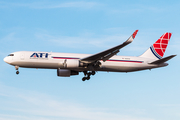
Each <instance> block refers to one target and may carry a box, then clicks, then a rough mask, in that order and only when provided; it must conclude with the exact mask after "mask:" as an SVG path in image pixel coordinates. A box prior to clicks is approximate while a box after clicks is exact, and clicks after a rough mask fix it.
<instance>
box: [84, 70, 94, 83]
mask: <svg viewBox="0 0 180 120" xmlns="http://www.w3.org/2000/svg"><path fill="white" fill-rule="evenodd" d="M83 73H84V77H83V78H82V81H85V80H89V79H90V76H91V75H95V74H96V72H95V71H91V72H87V71H83ZM86 76H87V77H86Z"/></svg>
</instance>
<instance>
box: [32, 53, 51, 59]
mask: <svg viewBox="0 0 180 120" xmlns="http://www.w3.org/2000/svg"><path fill="white" fill-rule="evenodd" d="M48 55H49V54H48V53H33V54H32V55H31V56H30V58H48Z"/></svg>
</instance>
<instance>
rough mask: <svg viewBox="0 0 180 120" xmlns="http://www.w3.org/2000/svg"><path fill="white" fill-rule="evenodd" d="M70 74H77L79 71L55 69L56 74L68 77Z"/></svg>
mask: <svg viewBox="0 0 180 120" xmlns="http://www.w3.org/2000/svg"><path fill="white" fill-rule="evenodd" d="M71 75H79V72H77V71H73V70H68V69H57V76H60V77H70V76H71Z"/></svg>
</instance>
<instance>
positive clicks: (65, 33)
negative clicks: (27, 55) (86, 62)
mask: <svg viewBox="0 0 180 120" xmlns="http://www.w3.org/2000/svg"><path fill="white" fill-rule="evenodd" d="M179 5H180V2H179V1H176V0H172V1H164V0H159V1H157V0H146V1H144V0H136V1H132V0H128V1H124V0H123V1H122V0H114V1H110V0H96V1H95V0H91V1H88V0H72V1H70V0H61V1H59V0H31V1H24V0H16V1H14V0H0V16H1V17H0V44H1V47H0V59H1V61H0V64H1V69H0V106H1V107H0V119H1V120H32V119H33V120H59V119H61V120H169V119H173V120H179V119H180V92H179V91H180V88H179V86H180V74H179V71H180V68H179V66H180V64H179V60H180V57H179V53H180V52H179V51H180V42H179V38H180V37H179V33H180V29H179V28H180V24H179V21H180V8H179ZM136 29H138V30H139V32H138V34H137V36H136V38H135V40H134V41H133V43H131V44H130V45H128V46H127V47H125V48H123V49H122V50H121V52H120V53H118V55H129V56H139V55H141V54H142V53H143V52H144V51H145V50H146V49H147V48H149V47H150V46H151V45H152V44H153V43H154V42H155V41H156V40H157V39H158V38H159V37H160V36H161V35H162V34H163V33H165V32H172V33H173V35H172V38H171V41H170V42H169V46H168V48H167V51H166V53H165V56H168V55H171V54H177V55H178V56H176V57H175V58H173V59H172V60H170V61H168V63H169V66H167V67H165V68H158V69H154V70H151V71H148V70H146V71H140V72H134V73H106V72H98V74H96V75H95V76H93V77H92V78H91V80H90V81H85V82H82V81H81V79H82V77H83V74H80V75H79V76H73V77H70V78H63V77H57V75H56V70H43V69H38V70H37V69H26V68H20V74H19V75H16V74H15V68H14V67H13V66H10V65H8V64H6V63H5V62H4V61H3V58H4V57H5V56H7V55H8V54H9V53H11V52H15V51H47V52H50V51H53V52H69V53H89V54H94V53H97V52H100V51H102V50H105V49H108V48H110V47H113V46H115V45H118V44H121V43H122V42H124V41H125V40H126V39H127V38H128V37H129V36H130V35H131V34H132V33H133V32H134V31H135V30H136Z"/></svg>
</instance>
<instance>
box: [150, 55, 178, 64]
mask: <svg viewBox="0 0 180 120" xmlns="http://www.w3.org/2000/svg"><path fill="white" fill-rule="evenodd" d="M175 56H176V55H171V56H168V57H165V58H162V59H160V60H156V61H154V62H151V63H149V64H162V63H165V62H166V61H168V60H170V59H171V58H173V57H175Z"/></svg>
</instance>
